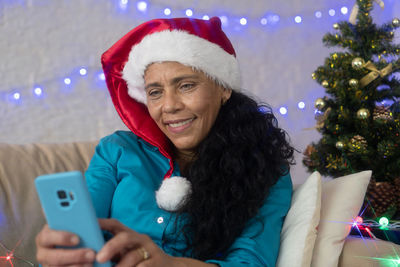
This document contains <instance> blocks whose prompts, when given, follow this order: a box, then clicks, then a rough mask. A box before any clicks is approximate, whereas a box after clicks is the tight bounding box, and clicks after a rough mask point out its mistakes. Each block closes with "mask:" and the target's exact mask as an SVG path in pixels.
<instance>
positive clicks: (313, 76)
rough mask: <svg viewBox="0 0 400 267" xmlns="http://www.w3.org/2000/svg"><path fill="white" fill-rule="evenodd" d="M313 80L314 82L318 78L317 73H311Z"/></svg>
mask: <svg viewBox="0 0 400 267" xmlns="http://www.w3.org/2000/svg"><path fill="white" fill-rule="evenodd" d="M311 78H312V79H313V80H315V79H317V76H316V74H315V72H313V73H311Z"/></svg>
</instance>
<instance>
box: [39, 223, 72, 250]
mask: <svg viewBox="0 0 400 267" xmlns="http://www.w3.org/2000/svg"><path fill="white" fill-rule="evenodd" d="M78 244H79V237H78V236H76V235H74V234H72V233H68V232H63V231H55V230H52V229H50V228H49V227H48V226H47V225H45V226H44V227H43V229H42V230H41V231H40V233H39V234H38V235H37V236H36V245H37V246H38V247H55V246H70V247H72V246H76V245H78Z"/></svg>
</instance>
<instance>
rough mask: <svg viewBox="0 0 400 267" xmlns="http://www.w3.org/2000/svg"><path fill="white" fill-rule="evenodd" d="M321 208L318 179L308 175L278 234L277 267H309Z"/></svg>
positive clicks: (317, 176) (294, 198)
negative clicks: (279, 243)
mask: <svg viewBox="0 0 400 267" xmlns="http://www.w3.org/2000/svg"><path fill="white" fill-rule="evenodd" d="M320 207H321V175H320V174H319V172H314V173H313V174H311V176H310V177H308V178H307V180H306V181H305V182H304V183H303V184H302V185H300V186H299V187H297V188H296V189H295V190H294V192H293V197H292V203H291V206H290V209H289V212H288V214H287V215H286V218H285V221H284V223H283V227H282V232H281V245H280V250H279V255H278V260H277V265H276V266H278V267H289V266H290V267H309V266H310V264H311V258H312V253H313V248H314V243H315V239H316V237H317V229H316V228H317V226H318V223H319V217H320Z"/></svg>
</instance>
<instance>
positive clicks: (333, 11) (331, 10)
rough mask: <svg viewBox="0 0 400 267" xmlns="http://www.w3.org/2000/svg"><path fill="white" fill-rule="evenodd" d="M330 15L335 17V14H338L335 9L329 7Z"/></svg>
mask: <svg viewBox="0 0 400 267" xmlns="http://www.w3.org/2000/svg"><path fill="white" fill-rule="evenodd" d="M328 13H329V15H330V16H331V17H333V16H335V14H336V11H335V10H334V9H329V12H328Z"/></svg>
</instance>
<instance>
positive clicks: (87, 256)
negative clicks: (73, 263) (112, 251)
mask: <svg viewBox="0 0 400 267" xmlns="http://www.w3.org/2000/svg"><path fill="white" fill-rule="evenodd" d="M94 257H95V255H94V252H93V251H88V252H86V254H85V259H87V260H90V261H93V260H94Z"/></svg>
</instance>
